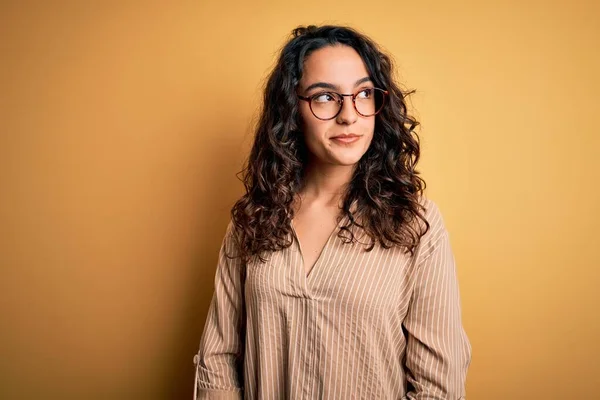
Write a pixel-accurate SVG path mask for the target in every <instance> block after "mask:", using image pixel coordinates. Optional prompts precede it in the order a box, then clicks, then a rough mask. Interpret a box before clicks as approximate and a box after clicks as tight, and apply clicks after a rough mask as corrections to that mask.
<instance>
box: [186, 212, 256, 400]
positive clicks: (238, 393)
mask: <svg viewBox="0 0 600 400" xmlns="http://www.w3.org/2000/svg"><path fill="white" fill-rule="evenodd" d="M231 230H232V224H231V223H230V224H229V225H228V227H227V233H226V234H225V237H224V239H223V241H222V244H221V249H220V251H219V261H218V264H217V270H216V273H215V281H214V286H215V287H214V293H213V296H212V300H211V303H210V307H209V310H208V315H207V318H206V323H205V325H204V331H203V334H202V338H201V340H200V349H199V351H198V354H196V355H195V356H194V363H195V364H196V377H195V383H194V399H203V400H204V399H206V400H233V399H242V398H243V394H242V392H243V388H242V368H243V358H244V349H243V345H244V329H245V327H244V324H245V306H244V295H243V282H244V267H243V263H242V262H241V260H240V259H239V258H233V259H232V258H229V257H227V255H233V254H235V249H234V248H233V244H234V240H233V238H232V236H231Z"/></svg>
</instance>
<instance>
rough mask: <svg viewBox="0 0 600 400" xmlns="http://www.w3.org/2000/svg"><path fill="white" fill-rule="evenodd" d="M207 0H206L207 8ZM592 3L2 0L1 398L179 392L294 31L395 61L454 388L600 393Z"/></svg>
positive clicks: (528, 394)
mask: <svg viewBox="0 0 600 400" xmlns="http://www.w3.org/2000/svg"><path fill="white" fill-rule="evenodd" d="M207 3H210V4H207ZM599 16H600V6H598V3H597V2H594V1H587V2H586V1H582V0H579V1H567V0H561V1H554V2H551V1H538V2H523V1H516V0H512V1H508V2H506V1H495V2H485V1H465V0H458V1H441V0H438V1H410V2H408V1H405V2H402V1H391V0H390V1H372V2H361V1H355V0H346V1H344V2H328V1H302V2H293V3H292V2H283V1H281V2H271V3H267V2H242V1H240V2H237V3H232V2H227V1H219V2H203V1H187V2H179V3H177V4H176V3H175V2H166V1H165V2H142V1H138V2H134V1H122V2H121V1H120V2H117V1H105V2H93V3H92V2H84V1H81V2H70V3H68V2H60V1H55V2H37V3H34V2H28V1H24V2H17V1H13V2H2V6H1V8H0V18H1V20H0V45H1V48H0V50H1V58H2V60H1V62H0V76H1V78H0V85H1V87H0V101H1V103H0V113H1V114H0V133H1V137H0V179H1V186H0V190H1V193H0V235H1V236H0V266H1V279H0V285H1V287H0V296H1V297H0V298H1V301H0V307H1V309H0V312H1V314H0V318H1V321H0V368H1V369H0V398H2V399H25V398H27V399H33V398H36V399H37V398H45V399H84V398H85V399H142V398H144V399H175V398H190V396H191V394H192V376H193V364H192V357H193V355H194V353H195V351H196V349H197V346H198V342H199V338H200V334H201V331H202V327H203V324H204V319H205V316H206V311H207V309H208V304H209V301H210V296H211V294H212V287H213V286H212V285H213V276H214V275H213V274H214V268H215V266H216V258H217V252H218V247H219V245H220V241H221V238H222V235H223V233H224V231H225V226H226V223H227V220H228V218H229V209H230V207H231V205H232V204H233V202H234V201H235V199H236V198H237V197H238V196H239V195H240V194H241V190H242V186H241V184H240V183H239V182H238V181H237V180H236V178H235V173H236V172H237V171H238V170H239V169H240V167H241V165H242V161H243V159H244V157H245V156H246V154H247V151H248V147H249V144H250V142H251V137H250V134H251V126H252V123H253V121H254V119H255V117H256V114H257V110H258V107H259V100H260V95H261V89H262V83H263V80H264V78H265V76H266V75H267V73H268V71H269V69H270V68H271V66H272V64H273V61H274V57H275V55H276V54H277V51H278V49H279V47H280V46H281V45H282V44H283V43H284V41H285V39H286V38H287V35H288V32H289V31H290V30H291V29H292V28H294V27H295V26H297V25H299V24H307V23H323V22H331V23H343V24H350V25H352V26H354V27H356V28H358V29H361V30H362V31H364V32H366V33H367V34H369V35H370V36H371V37H372V38H374V39H375V40H376V41H378V42H379V43H381V44H382V45H383V46H384V48H385V49H387V50H388V51H389V52H390V53H392V54H393V56H394V57H395V59H396V61H397V66H398V74H399V77H400V79H401V81H402V83H403V85H404V86H405V87H407V88H415V89H417V94H416V95H414V96H413V97H412V105H411V107H412V108H413V110H414V114H415V115H416V116H417V118H418V119H419V120H420V121H421V122H422V127H421V131H420V133H421V137H422V145H423V147H422V150H423V156H422V162H421V164H420V166H421V170H422V171H423V176H424V178H425V179H426V181H427V183H428V190H427V193H428V195H429V197H431V198H432V199H433V200H434V201H436V202H437V203H438V205H439V206H440V208H441V210H442V212H443V214H444V217H445V220H446V224H447V227H448V229H449V231H450V234H451V240H452V245H453V249H454V252H455V256H456V260H457V265H458V272H459V278H460V285H461V296H462V304H463V321H464V325H465V328H466V330H467V332H468V335H469V337H470V339H471V342H472V345H473V361H472V364H471V368H470V370H469V375H468V385H467V391H468V397H469V398H470V399H485V400H493V399H542V398H543V399H559V398H560V399H592V398H598V397H596V396H598V394H599V393H600V378H598V375H599V373H600V368H599V367H598V365H599V361H598V359H599V357H600V351H599V350H600V344H599V342H600V340H599V339H600V322H599V312H598V308H599V306H600V296H599V294H598V293H599V292H600V273H599V269H600V268H599V267H600V257H599V255H598V254H599V252H598V247H599V246H600V240H599V239H600V238H599V234H598V232H599V226H598V225H599V223H600V212H599V211H598V206H599V205H600V190H599V189H598V184H599V183H600V179H599V178H600V176H599V172H600V119H599V113H600V111H599V106H600V102H599V95H598V93H599V91H600V78H599V77H598V76H599V72H600V56H599V55H600V47H599V44H598V43H599V42H600V25H599V24H598V19H599Z"/></svg>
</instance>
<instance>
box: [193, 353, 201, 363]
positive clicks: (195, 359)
mask: <svg viewBox="0 0 600 400" xmlns="http://www.w3.org/2000/svg"><path fill="white" fill-rule="evenodd" d="M198 362H200V356H199V355H198V354H196V355H195V356H194V364H195V365H198Z"/></svg>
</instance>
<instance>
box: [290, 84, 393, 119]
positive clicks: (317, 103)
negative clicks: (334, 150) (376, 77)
mask: <svg viewBox="0 0 600 400" xmlns="http://www.w3.org/2000/svg"><path fill="white" fill-rule="evenodd" d="M347 96H350V97H352V104H353V105H354V109H355V110H356V112H357V113H358V114H359V115H362V116H363V117H372V116H373V115H376V114H378V113H379V112H380V111H381V110H383V106H384V105H385V101H386V98H387V96H388V91H387V90H383V89H379V88H370V89H361V90H360V91H359V92H357V93H354V94H341V93H336V92H319V93H316V94H313V95H312V96H308V97H305V96H300V95H298V98H299V99H300V100H304V101H308V104H309V107H310V111H312V113H313V115H314V116H315V117H317V118H318V119H321V120H323V121H327V120H330V119H334V118H335V117H337V116H338V115H339V113H340V111H342V105H343V104H344V97H347Z"/></svg>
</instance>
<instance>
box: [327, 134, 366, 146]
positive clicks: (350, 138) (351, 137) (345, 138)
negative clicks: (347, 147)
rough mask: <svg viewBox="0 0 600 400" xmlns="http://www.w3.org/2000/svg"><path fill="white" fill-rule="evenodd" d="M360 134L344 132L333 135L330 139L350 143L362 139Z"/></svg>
mask: <svg viewBox="0 0 600 400" xmlns="http://www.w3.org/2000/svg"><path fill="white" fill-rule="evenodd" d="M360 136H361V135H357V134H355V133H344V134H341V135H336V136H332V137H331V138H330V139H331V140H332V141H334V142H335V143H340V144H341V143H344V144H349V143H354V142H356V141H358V140H359V139H360Z"/></svg>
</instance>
